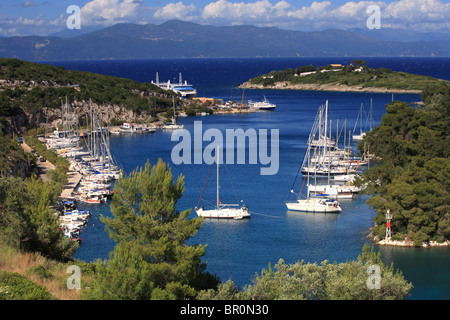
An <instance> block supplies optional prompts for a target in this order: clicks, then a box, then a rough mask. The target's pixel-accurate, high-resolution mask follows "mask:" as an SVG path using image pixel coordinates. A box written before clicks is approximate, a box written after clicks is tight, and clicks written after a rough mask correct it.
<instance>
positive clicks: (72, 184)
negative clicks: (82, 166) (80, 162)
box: [60, 168, 82, 199]
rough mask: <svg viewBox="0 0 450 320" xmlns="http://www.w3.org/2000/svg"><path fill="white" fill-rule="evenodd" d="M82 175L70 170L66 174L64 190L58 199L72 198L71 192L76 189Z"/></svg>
mask: <svg viewBox="0 0 450 320" xmlns="http://www.w3.org/2000/svg"><path fill="white" fill-rule="evenodd" d="M81 178H82V175H81V174H80V173H78V172H77V171H75V170H74V169H72V168H70V169H69V171H68V172H67V183H66V184H65V185H64V189H63V190H62V192H61V196H60V198H62V199H70V198H73V197H72V192H73V191H74V190H75V189H76V188H77V187H78V184H79V183H80V180H81Z"/></svg>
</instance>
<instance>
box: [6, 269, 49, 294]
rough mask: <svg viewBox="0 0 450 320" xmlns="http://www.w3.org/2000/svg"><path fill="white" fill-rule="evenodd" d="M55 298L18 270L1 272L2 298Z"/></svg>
mask: <svg viewBox="0 0 450 320" xmlns="http://www.w3.org/2000/svg"><path fill="white" fill-rule="evenodd" d="M54 299H55V298H54V297H53V296H52V295H51V294H50V293H49V292H48V291H47V289H46V288H45V287H42V286H40V285H38V284H36V283H34V282H33V281H31V280H29V279H27V278H25V277H24V276H22V275H20V274H18V273H16V272H8V271H3V272H0V300H54Z"/></svg>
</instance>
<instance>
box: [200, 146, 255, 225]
mask: <svg viewBox="0 0 450 320" xmlns="http://www.w3.org/2000/svg"><path fill="white" fill-rule="evenodd" d="M216 166H217V186H216V188H217V198H216V208H215V209H211V210H205V209H204V208H203V207H200V208H198V207H196V208H195V212H196V213H197V215H198V216H199V217H204V218H215V219H235V220H240V219H244V218H250V213H249V212H248V207H246V206H245V204H244V205H243V206H241V207H239V208H233V207H238V206H239V205H238V204H222V203H221V202H220V198H219V188H220V184H219V146H217V148H216ZM205 184H206V181H205ZM202 194H203V191H202ZM200 200H201V196H200ZM200 200H199V203H200ZM197 206H198V205H197Z"/></svg>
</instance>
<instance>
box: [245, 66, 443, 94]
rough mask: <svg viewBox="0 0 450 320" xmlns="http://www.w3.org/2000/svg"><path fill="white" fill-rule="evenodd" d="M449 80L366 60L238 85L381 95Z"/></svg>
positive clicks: (283, 73)
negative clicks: (396, 69)
mask: <svg viewBox="0 0 450 320" xmlns="http://www.w3.org/2000/svg"><path fill="white" fill-rule="evenodd" d="M438 83H449V81H446V80H441V79H436V78H433V77H428V76H422V75H417V74H410V73H405V72H396V71H392V70H390V69H387V68H382V67H380V68H378V69H374V68H370V67H368V66H367V65H366V63H365V61H363V60H360V59H357V60H353V61H352V62H351V63H350V64H349V65H342V64H330V65H327V66H323V67H314V66H312V65H306V66H302V67H299V68H296V69H292V68H286V69H285V70H281V71H271V72H269V73H267V74H264V75H260V76H258V77H256V78H253V79H250V80H249V81H247V82H245V83H243V84H241V85H240V86H239V87H240V88H243V89H277V90H283V89H285V90H312V91H343V92H344V91H348V92H383V93H421V92H422V91H423V90H425V89H426V88H427V87H429V86H431V85H436V84H438Z"/></svg>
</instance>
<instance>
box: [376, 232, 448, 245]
mask: <svg viewBox="0 0 450 320" xmlns="http://www.w3.org/2000/svg"><path fill="white" fill-rule="evenodd" d="M368 238H369V239H370V240H371V241H372V242H373V243H374V244H375V245H380V246H394V247H410V248H412V247H417V248H419V247H420V248H437V247H448V246H450V241H449V240H446V241H444V242H437V241H426V242H423V243H422V245H421V246H416V245H414V242H413V241H412V240H410V239H404V240H392V239H381V240H380V238H378V236H374V235H373V233H372V232H371V233H370V234H369V235H368Z"/></svg>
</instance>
